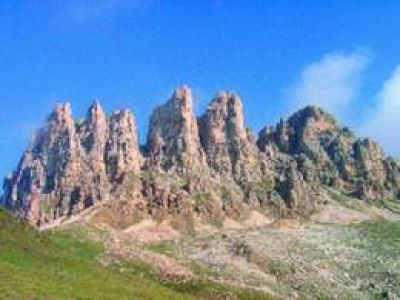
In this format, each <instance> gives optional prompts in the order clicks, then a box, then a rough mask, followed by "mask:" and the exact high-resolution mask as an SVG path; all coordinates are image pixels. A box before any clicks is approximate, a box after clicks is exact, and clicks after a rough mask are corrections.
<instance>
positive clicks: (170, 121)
mask: <svg viewBox="0 0 400 300" xmlns="http://www.w3.org/2000/svg"><path fill="white" fill-rule="evenodd" d="M147 148H148V152H149V163H150V166H151V167H153V168H157V169H161V170H165V171H169V170H171V171H176V172H178V173H182V174H184V173H187V172H188V171H190V170H191V169H194V168H196V167H199V166H204V165H205V156H204V151H203V149H202V147H201V145H200V139H199V130H198V126H197V120H196V117H195V115H194V113H193V99H192V92H191V90H190V89H189V88H188V87H187V86H181V87H179V88H177V89H176V90H175V92H174V94H173V95H172V97H171V99H170V100H168V102H167V103H165V104H164V105H161V106H159V107H157V108H156V109H155V110H154V112H153V114H152V115H151V117H150V125H149V133H148V139H147Z"/></svg>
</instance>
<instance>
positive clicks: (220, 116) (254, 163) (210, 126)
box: [199, 91, 261, 184]
mask: <svg viewBox="0 0 400 300" xmlns="http://www.w3.org/2000/svg"><path fill="white" fill-rule="evenodd" d="M199 124H200V137H201V142H202V145H203V147H204V151H205V153H206V156H207V162H208V165H209V166H210V168H212V169H213V170H214V171H215V172H216V173H217V174H220V175H223V176H228V177H232V178H233V179H234V180H235V181H236V182H238V183H239V184H245V183H246V182H249V181H252V178H256V177H259V176H261V175H260V163H259V160H258V151H257V147H256V145H255V143H254V140H253V139H252V136H251V132H250V131H249V130H248V129H246V127H245V124H244V116H243V108H242V102H241V100H240V98H239V97H238V96H237V95H236V94H235V93H232V92H227V91H221V92H219V93H218V95H217V96H216V97H215V98H214V99H213V100H212V102H211V104H210V105H209V106H208V108H207V111H206V113H205V114H204V115H203V116H202V117H201V118H200V119H199Z"/></svg>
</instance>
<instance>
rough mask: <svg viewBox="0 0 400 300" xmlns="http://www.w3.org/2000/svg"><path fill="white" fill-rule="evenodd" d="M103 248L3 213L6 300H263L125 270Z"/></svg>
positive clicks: (0, 234) (0, 269)
mask: <svg viewBox="0 0 400 300" xmlns="http://www.w3.org/2000/svg"><path fill="white" fill-rule="evenodd" d="M101 252H102V248H101V246H99V245H96V244H93V243H89V242H86V241H79V240H76V239H73V238H71V237H70V236H68V235H67V234H65V233H62V232H54V233H45V234H39V233H38V232H36V231H35V230H34V229H32V228H31V227H29V226H27V225H23V224H18V223H16V222H14V221H13V220H12V218H11V217H10V216H9V215H8V214H7V213H5V212H4V211H3V210H1V209H0V298H1V299H198V298H207V299H213V298H214V299H225V296H226V295H230V296H231V298H229V299H251V298H253V299H258V298H259V297H257V295H252V294H249V293H246V292H244V291H238V290H234V291H233V290H232V289H230V288H228V287H224V286H219V285H214V284H212V283H207V282H189V283H186V284H171V283H168V282H163V281H161V280H158V279H157V278H156V277H155V276H153V275H152V272H151V270H150V269H148V268H147V267H146V266H143V265H140V264H134V263H127V265H130V266H131V267H130V268H129V269H127V270H128V271H127V272H121V271H120V270H119V269H117V268H116V267H115V266H110V267H105V266H103V265H101V264H100V263H99V262H98V261H97V259H96V258H97V257H98V256H99V254H100V253H101Z"/></svg>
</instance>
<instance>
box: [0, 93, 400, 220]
mask: <svg viewBox="0 0 400 300" xmlns="http://www.w3.org/2000/svg"><path fill="white" fill-rule="evenodd" d="M137 135H138V133H137V128H136V122H135V118H134V115H133V114H132V112H131V111H129V110H118V111H115V112H113V113H112V114H111V116H106V114H105V113H104V111H103V110H102V108H101V106H100V104H99V102H98V101H95V102H94V103H93V104H92V105H91V106H90V108H89V110H88V112H87V115H86V118H85V119H84V120H78V119H74V118H73V116H72V112H71V107H70V105H69V104H68V103H67V104H64V105H57V106H56V108H55V109H54V111H53V112H52V113H51V114H50V116H49V117H48V118H47V120H46V122H45V125H44V127H43V128H42V129H41V130H39V131H38V132H37V133H36V135H35V136H34V138H33V140H32V142H31V144H30V145H29V146H28V148H27V149H26V151H25V152H24V153H23V155H22V158H21V160H20V162H19V165H18V167H17V169H16V170H15V171H14V172H12V173H11V174H9V175H8V176H7V178H6V179H5V180H4V185H3V196H2V198H1V202H2V204H3V205H4V206H5V207H6V208H8V209H9V210H12V211H14V212H15V213H16V214H17V215H19V216H20V217H21V218H23V219H26V220H29V222H31V223H32V224H34V225H37V226H41V225H43V224H46V223H50V222H52V221H54V220H56V219H58V218H61V217H66V216H70V215H73V214H76V213H79V212H81V211H83V210H85V209H87V208H89V207H91V206H94V205H97V204H98V203H104V202H109V203H115V204H120V203H124V206H125V209H126V207H128V211H130V215H131V216H133V215H134V216H136V217H135V218H137V217H141V216H147V215H150V216H152V217H154V218H167V217H168V216H179V215H180V216H182V215H183V216H185V217H186V220H190V219H191V218H192V217H193V216H197V217H199V218H201V219H203V220H205V221H210V220H213V221H217V220H221V219H223V218H224V217H225V216H229V217H231V218H239V217H240V216H241V215H242V214H244V213H245V212H246V211H249V210H251V209H258V210H260V211H263V212H265V213H267V214H273V215H275V216H294V217H296V216H304V215H307V214H309V213H310V212H312V211H313V210H315V209H316V208H318V207H320V206H321V205H323V204H324V201H326V197H327V195H326V189H325V188H326V187H331V188H334V189H337V190H338V191H340V192H342V193H346V194H349V195H353V196H355V197H357V198H359V199H361V200H364V201H369V202H373V201H377V200H379V199H382V198H386V199H399V198H400V167H399V165H398V163H397V162H396V161H395V160H393V159H391V158H389V157H387V156H386V155H385V154H384V152H383V150H382V149H381V148H380V146H379V145H378V144H377V143H375V142H374V141H371V140H370V139H360V138H357V137H356V136H355V135H354V134H353V133H352V132H351V131H350V130H349V129H347V128H344V127H341V126H340V125H339V124H338V122H337V121H336V120H335V119H334V118H333V117H332V116H331V115H330V114H328V113H327V112H325V111H323V110H322V109H320V108H317V107H313V106H309V107H306V108H304V109H302V110H299V111H298V112H296V113H295V114H293V115H292V116H291V117H290V118H289V119H288V120H281V121H280V122H279V123H278V124H276V125H275V126H267V127H265V128H264V129H262V130H261V131H260V133H259V135H258V137H257V138H255V137H254V136H253V134H252V132H251V131H250V130H249V129H248V128H246V125H245V122H244V116H243V107H242V103H241V100H240V98H239V96H238V95H237V94H235V93H234V92H230V91H221V92H219V93H218V94H217V95H216V96H215V97H214V99H213V100H212V101H211V103H210V105H209V106H208V108H207V110H206V112H205V113H204V114H203V115H202V116H200V117H199V118H196V116H195V115H194V113H193V99H192V93H191V91H190V89H189V88H188V87H187V86H182V87H180V88H178V89H176V90H175V91H174V93H173V95H172V97H171V98H170V99H169V100H168V101H167V103H165V104H164V105H161V106H159V107H157V108H156V109H155V111H154V112H153V114H152V116H151V118H150V124H149V132H148V138H147V142H146V145H143V146H141V145H139V142H138V137H137ZM121 218H122V216H121ZM132 218H133V217H132Z"/></svg>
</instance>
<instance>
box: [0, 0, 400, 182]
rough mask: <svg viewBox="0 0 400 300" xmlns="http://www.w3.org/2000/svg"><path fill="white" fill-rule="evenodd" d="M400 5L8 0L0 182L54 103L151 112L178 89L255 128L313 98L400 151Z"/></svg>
mask: <svg viewBox="0 0 400 300" xmlns="http://www.w3.org/2000/svg"><path fill="white" fill-rule="evenodd" d="M399 16H400V6H399V5H398V1H368V0H365V1H362V2H360V1H355V0H353V1H352V0H348V1H330V0H326V1H316V0H315V1H311V0H310V1H307V0H303V1H284V0H280V1H277V0H275V1H274V0H269V1H263V0H260V1H257V0H253V1H244V0H237V1H233V0H230V1H228V0H210V1H177V0H169V1H160V0H131V1H123V0H86V1H85V0H81V1H78V0H64V1H58V0H47V1H19V0H0V128H1V130H0V175H3V174H5V173H6V172H8V171H10V170H12V169H13V168H14V167H15V166H16V163H17V161H18V159H19V157H20V155H21V153H22V151H23V149H24V147H25V146H26V145H27V143H28V142H29V137H30V136H31V135H32V134H33V132H34V131H35V129H37V128H39V127H40V126H41V124H42V122H43V120H44V118H45V117H46V115H47V114H48V113H49V112H50V111H51V109H52V107H53V106H54V105H55V103H57V102H59V101H65V100H70V101H71V103H72V108H73V111H74V114H75V115H76V116H82V115H84V114H85V111H86V109H87V107H88V106H89V104H90V102H91V100H92V99H93V98H99V99H100V100H101V103H102V104H103V106H104V108H105V109H106V111H108V112H110V111H111V110H112V109H113V108H120V107H126V106H127V107H129V108H131V109H132V110H133V111H134V113H135V115H136V118H137V120H138V124H139V131H140V136H141V137H142V140H143V137H145V135H146V130H147V122H148V118H149V115H150V113H151V111H152V109H153V108H154V106H155V105H157V104H159V103H162V102H164V101H165V100H166V99H167V98H168V97H169V95H170V94H171V93H172V90H173V89H174V87H176V86H177V85H180V84H182V83H187V84H188V85H189V86H191V87H192V89H193V92H194V95H195V97H196V99H195V107H196V113H197V114H200V113H201V112H202V111H203V110H204V109H205V107H206V105H207V103H208V102H209V101H210V99H211V97H212V96H213V95H214V94H215V93H216V91H218V90H219V89H234V90H236V91H237V92H238V93H239V94H240V96H241V97H242V100H243V103H244V106H245V115H246V120H247V125H248V126H249V127H251V128H253V129H254V130H255V131H258V130H259V129H260V128H261V127H262V126H264V125H266V124H271V123H275V122H276V121H278V120H279V118H280V117H281V116H282V117H286V116H288V115H289V114H290V113H291V112H292V111H293V110H294V109H296V108H298V107H300V106H303V105H305V104H308V103H315V104H319V105H322V106H324V107H326V108H327V109H329V110H330V111H332V112H335V114H337V115H338V118H339V119H340V120H341V121H343V123H344V124H345V125H348V126H350V127H351V128H353V129H354V130H355V131H356V132H357V133H359V134H361V135H371V136H373V137H374V138H376V139H378V140H379V141H380V142H381V143H382V144H383V145H384V147H385V149H386V151H387V152H388V153H390V154H392V155H395V156H399V155H400V130H398V128H399V127H400V121H399V119H400V118H399V117H398V115H400V69H397V66H398V65H400V39H399V38H398V36H399V28H400V18H399Z"/></svg>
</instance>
